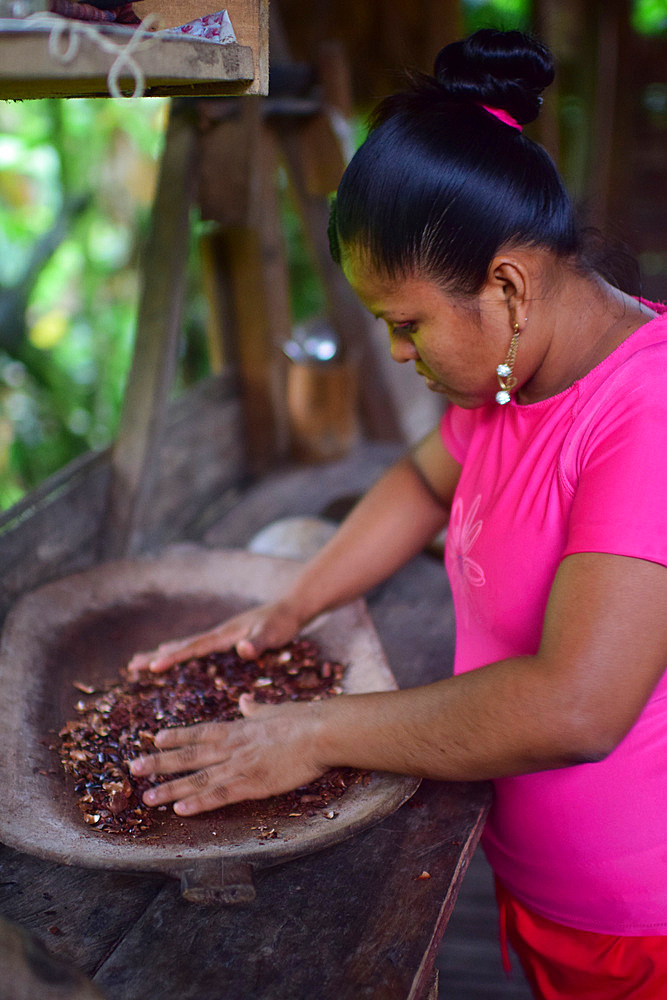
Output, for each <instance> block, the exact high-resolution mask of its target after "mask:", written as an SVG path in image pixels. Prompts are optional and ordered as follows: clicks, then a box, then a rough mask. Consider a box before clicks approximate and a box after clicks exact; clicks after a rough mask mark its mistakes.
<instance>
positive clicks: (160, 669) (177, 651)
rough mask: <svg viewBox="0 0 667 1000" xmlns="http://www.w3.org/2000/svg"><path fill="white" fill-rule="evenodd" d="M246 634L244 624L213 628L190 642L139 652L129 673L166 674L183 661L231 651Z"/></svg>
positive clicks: (178, 642) (129, 664)
mask: <svg viewBox="0 0 667 1000" xmlns="http://www.w3.org/2000/svg"><path fill="white" fill-rule="evenodd" d="M246 631H247V629H246V628H244V627H243V626H242V625H240V624H239V625H235V624H234V623H233V622H229V623H227V625H222V626H219V627H218V628H215V629H211V630H210V631H209V632H202V633H200V634H199V635H194V636H189V637H188V638H186V639H177V640H175V641H173V642H163V643H161V644H160V645H159V646H158V647H157V649H154V650H151V651H150V652H145V653H136V654H135V656H133V657H132V659H131V660H130V662H129V663H128V665H127V669H128V673H129V674H130V675H131V676H136V675H137V674H139V673H140V672H141V671H142V670H149V671H150V672H151V673H156V674H160V673H164V671H165V670H168V669H169V668H170V667H173V666H174V665H175V664H176V663H181V662H182V661H183V660H189V659H194V658H195V657H198V656H207V655H208V653H213V652H218V651H224V650H226V649H231V647H232V646H234V645H235V644H236V643H237V642H238V640H239V639H241V638H242V637H244V636H245V633H246ZM240 655H241V654H240ZM250 655H251V656H252V655H254V654H253V653H251V654H250Z"/></svg>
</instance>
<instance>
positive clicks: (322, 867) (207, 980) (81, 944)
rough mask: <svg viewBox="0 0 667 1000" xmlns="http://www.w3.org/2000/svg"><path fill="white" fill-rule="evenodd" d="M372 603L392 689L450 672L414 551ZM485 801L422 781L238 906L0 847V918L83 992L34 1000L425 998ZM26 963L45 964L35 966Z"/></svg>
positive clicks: (273, 488)
mask: <svg viewBox="0 0 667 1000" xmlns="http://www.w3.org/2000/svg"><path fill="white" fill-rule="evenodd" d="M360 468H361V467H360ZM363 468H364V469H365V470H366V471H365V472H364V474H363V475H366V474H368V471H369V470H368V469H367V463H366V464H364V465H363ZM372 471H373V470H372V469H371V470H370V474H372ZM357 472H358V470H357ZM357 472H355V469H354V467H352V469H351V471H350V474H349V475H348V476H347V479H346V485H347V486H348V487H350V488H351V489H352V490H354V489H356V488H357V486H360V485H363V484H362V483H361V479H363V475H361V473H359V474H357ZM315 483H316V485H315ZM334 484H337V485H338V486H339V485H340V470H336V469H335V468H333V469H331V470H329V471H326V470H323V472H322V473H321V474H320V475H318V476H317V477H313V476H312V472H311V473H310V474H309V473H308V472H307V471H305V470H304V471H302V472H299V471H297V472H294V473H289V474H285V475H281V476H277V477H274V478H273V479H271V478H270V477H269V479H265V480H263V481H262V482H261V483H260V484H258V485H257V486H255V487H253V488H252V489H251V490H250V491H248V492H247V493H246V494H245V496H244V498H243V502H242V503H239V504H237V505H236V506H235V507H233V508H232V509H231V510H230V511H229V512H228V513H227V514H226V515H225V516H224V517H222V518H221V519H220V520H219V521H218V522H216V523H215V524H213V525H212V526H211V527H210V528H209V530H208V532H207V533H206V534H205V536H204V539H203V540H204V541H205V542H207V543H209V544H219V545H230V544H231V545H234V544H236V545H245V544H246V543H247V541H248V538H249V537H250V536H251V535H252V534H254V532H255V531H256V530H257V529H258V528H259V527H261V526H262V524H265V523H267V521H270V520H272V519H274V518H275V517H280V516H284V515H289V514H292V513H296V512H297V511H299V512H305V513H308V512H315V509H314V508H315V507H316V505H318V506H319V509H322V505H323V504H324V505H326V501H327V495H328V494H334V493H335V492H336V491H335V489H334ZM369 610H370V612H371V615H372V617H373V620H374V623H375V627H376V629H377V631H378V633H379V635H380V638H381V640H382V643H383V646H384V648H385V652H386V655H387V659H388V660H389V663H390V666H391V667H392V670H393V671H394V674H395V676H396V678H397V680H398V682H399V684H400V685H401V686H409V685H412V684H417V683H422V682H427V681H430V680H434V679H435V678H436V677H437V676H443V674H444V675H446V674H447V673H448V672H449V671H450V670H451V657H452V637H453V620H452V609H451V598H450V595H449V591H448V588H447V585H446V580H445V575H444V572H443V569H442V566H441V565H439V563H438V562H437V561H436V560H435V559H433V557H431V556H428V555H420V556H418V557H417V558H416V559H414V560H413V561H412V562H411V563H410V564H409V565H408V566H407V567H405V568H404V569H403V570H402V571H401V572H399V573H397V574H396V575H395V577H394V578H393V579H392V580H391V581H389V582H388V583H386V584H384V585H383V586H381V587H379V588H377V589H376V591H375V592H374V593H373V594H371V595H370V597H369ZM489 798H490V793H489V789H488V786H486V785H485V784H475V783H471V784H463V783H451V784H450V783H436V782H431V781H425V782H423V783H422V785H421V787H420V789H419V790H418V792H417V793H416V795H415V796H414V798H413V799H412V800H411V801H410V802H409V803H407V804H406V805H405V806H403V807H402V808H401V809H400V810H399V811H398V812H396V813H394V814H393V815H391V816H389V817H388V818H387V819H385V820H384V821H382V822H381V823H379V824H378V825H377V826H375V827H373V828H371V829H368V830H366V831H364V832H363V833H361V834H358V835H356V836H354V837H353V838H352V839H350V840H348V841H345V842H343V843H341V844H338V845H336V846H335V847H332V848H328V849H326V850H324V851H321V852H319V853H317V854H313V855H310V856H309V857H306V858H303V859H299V860H296V861H292V862H290V863H288V864H285V865H282V866H279V867H275V868H267V869H263V870H260V871H259V872H258V873H257V874H256V878H255V884H256V889H257V898H256V900H255V902H254V903H253V904H251V905H249V906H240V907H226V908H225V907H218V908H216V907H199V906H196V905H194V904H191V903H186V902H184V901H183V899H182V898H181V895H180V889H179V885H178V883H177V882H175V881H172V880H170V879H164V878H162V877H158V878H149V877H147V876H145V875H142V876H139V875H133V874H118V873H107V872H99V871H92V870H84V869H79V868H75V867H66V866H60V865H57V864H53V863H49V862H45V861H41V860H38V859H36V858H33V857H29V856H27V855H23V854H21V853H19V852H16V851H14V850H10V849H9V848H7V847H0V913H1V914H2V915H3V916H4V917H5V918H6V919H7V920H8V921H12V922H13V923H14V924H18V925H20V927H21V928H23V929H25V930H27V931H30V932H33V933H34V934H35V935H36V937H37V938H38V939H40V940H41V941H42V942H43V943H44V944H46V946H47V947H48V951H49V952H50V954H51V955H52V956H56V957H58V958H61V959H66V960H68V961H69V962H70V963H73V964H74V965H75V966H76V967H78V969H79V970H81V971H82V972H83V973H84V974H85V975H86V976H87V977H89V980H92V983H94V987H93V986H92V984H91V983H90V982H89V981H87V982H85V983H84V984H83V985H82V986H81V987H80V988H81V989H82V990H85V991H87V992H81V993H76V992H75V989H74V986H73V984H72V982H70V983H68V984H65V986H64V985H63V984H62V983H61V984H60V986H59V985H58V984H57V983H54V982H51V985H48V984H47V983H46V982H45V983H44V986H43V988H41V987H40V990H41V992H40V1000H49V998H50V997H53V998H60V997H68V998H70V1000H74V998H75V997H77V996H81V997H91V996H96V995H97V994H96V993H94V992H90V990H91V989H94V988H97V989H98V990H100V991H101V993H102V995H103V996H104V997H106V998H107V1000H158V998H159V1000H172V998H173V1000H176V998H178V1000H187V998H191V1000H222V998H224V1000H306V998H308V1000H310V998H314V997H317V998H318V1000H346V998H349V1000H361V998H364V997H368V998H373V1000H408V998H415V1000H426V998H430V997H435V996H436V995H437V993H436V992H435V987H434V975H433V961H434V958H435V953H436V950H437V946H438V943H439V941H440V939H441V937H442V935H443V933H444V931H445V927H446V924H447V920H448V918H449V915H450V913H451V910H452V907H453V905H454V901H455V898H456V894H457V891H458V887H459V885H460V882H461V879H462V878H463V875H464V873H465V870H466V867H467V865H468V862H469V860H470V857H471V855H472V852H473V851H474V849H475V846H476V844H477V840H478V838H479V834H480V832H481V827H482V825H483V822H484V818H485V815H486V811H487V808H488V804H489ZM422 873H427V874H428V876H430V877H426V876H424V877H421V878H420V876H421V875H422ZM5 942H6V936H5ZM6 953H7V949H6V948H5V954H6ZM33 958H34V957H33ZM3 964H4V963H3ZM10 967H11V965H10ZM35 969H37V973H38V972H39V969H51V970H52V963H49V962H46V963H45V962H44V961H43V960H42V959H40V960H39V961H38V962H37V963H36V964H35V961H34V960H33V972H34V970H35ZM2 979H3V981H4V983H5V985H3V984H2V983H0V998H5V997H6V998H8V997H9V996H11V997H12V998H13V1000H15V998H19V997H23V996H26V997H28V996H30V997H34V996H35V993H34V987H33V993H32V994H31V993H29V992H26V993H20V992H18V990H17V991H15V992H13V993H3V990H6V989H7V988H8V987H7V985H6V979H5V977H4V976H3V977H2ZM63 988H65V992H62V989H63ZM58 989H60V990H61V992H57V990H58Z"/></svg>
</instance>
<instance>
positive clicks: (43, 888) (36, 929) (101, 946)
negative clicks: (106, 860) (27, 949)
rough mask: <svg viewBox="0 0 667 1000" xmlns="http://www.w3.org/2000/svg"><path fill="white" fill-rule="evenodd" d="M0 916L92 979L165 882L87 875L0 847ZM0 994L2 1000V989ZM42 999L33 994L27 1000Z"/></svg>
mask: <svg viewBox="0 0 667 1000" xmlns="http://www.w3.org/2000/svg"><path fill="white" fill-rule="evenodd" d="M0 873H1V876H2V877H1V879H0V912H2V914H3V915H4V916H5V917H6V918H7V919H9V920H11V921H12V922H14V923H16V924H19V925H20V926H21V927H22V928H23V929H25V930H27V931H28V932H29V933H31V934H34V935H35V937H36V938H37V940H38V941H40V942H41V943H42V944H43V945H44V946H45V947H46V948H48V951H49V953H50V954H51V955H53V956H54V957H56V958H58V959H61V960H63V961H66V962H71V963H73V964H74V965H76V966H77V967H78V968H79V969H81V970H84V971H85V972H86V973H87V974H88V975H92V974H93V973H94V972H95V970H96V969H97V968H98V967H99V966H100V965H102V964H103V963H104V962H105V961H106V959H107V957H108V955H109V953H110V952H112V951H113V949H114V947H115V946H116V944H117V942H118V940H119V939H121V938H122V937H123V935H124V934H126V933H127V932H128V931H129V930H130V928H131V927H132V926H133V925H134V924H135V923H136V921H137V920H139V919H140V917H141V915H142V913H143V912H144V911H145V909H146V907H147V906H149V905H150V904H151V902H152V901H153V900H154V899H155V897H156V895H157V894H158V893H159V892H160V889H161V886H162V885H163V882H164V879H161V878H159V879H155V878H148V877H146V876H139V875H131V874H125V873H118V872H99V871H88V870H86V869H80V868H69V867H66V866H64V865H57V864H53V863H52V862H49V861H42V860H40V859H39V858H33V857H30V856H29V855H27V854H22V853H20V852H18V851H14V850H12V849H11V848H9V847H5V846H4V845H0ZM0 995H2V996H3V1000H5V994H3V993H2V987H1V986H0ZM37 996H40V1000H41V995H40V994H38V993H33V995H32V997H31V998H30V1000H34V998H36V997H37Z"/></svg>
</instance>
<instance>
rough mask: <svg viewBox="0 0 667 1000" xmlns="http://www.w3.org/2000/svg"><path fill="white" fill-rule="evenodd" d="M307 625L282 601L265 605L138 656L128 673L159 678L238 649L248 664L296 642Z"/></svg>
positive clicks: (131, 675) (129, 666) (134, 676)
mask: <svg viewBox="0 0 667 1000" xmlns="http://www.w3.org/2000/svg"><path fill="white" fill-rule="evenodd" d="M303 624H305V623H304V622H301V621H300V620H299V617H298V616H297V615H296V614H295V613H294V612H293V611H291V610H290V609H289V607H288V606H287V605H286V604H284V603H283V602H281V601H277V602H275V603H272V604H261V605H259V607H256V608H250V609H249V610H248V611H243V612H241V614H238V615H235V616H234V617H233V618H230V619H228V620H227V621H225V622H222V624H220V625H216V626H215V628H212V629H209V630H208V631H206V632H199V633H197V634H196V635H190V636H186V637H185V638H183V639H176V640H173V641H171V642H163V643H161V644H160V645H159V646H158V647H157V648H156V649H152V650H149V651H148V652H144V653H135V655H134V656H133V657H132V659H131V660H130V662H129V663H128V665H127V669H128V673H129V674H130V677H133V678H136V677H137V676H138V674H140V673H141V671H143V670H149V671H151V672H152V673H157V674H159V673H163V672H164V671H165V670H168V669H169V668H170V667H172V666H174V664H176V663H181V662H182V661H183V660H188V659H192V658H194V657H199V656H206V655H207V654H208V653H214V652H224V651H225V650H228V649H232V648H234V647H235V648H236V651H237V653H238V654H239V656H241V657H243V659H246V660H248V659H251V658H253V657H255V656H259V654H260V653H262V652H263V651H264V650H265V649H271V648H276V647H278V646H283V645H284V644H285V643H286V642H289V641H290V639H293V638H294V636H295V635H296V634H297V632H298V631H299V629H300V628H301V627H302V625H303Z"/></svg>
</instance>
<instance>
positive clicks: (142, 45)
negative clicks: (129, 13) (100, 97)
mask: <svg viewBox="0 0 667 1000" xmlns="http://www.w3.org/2000/svg"><path fill="white" fill-rule="evenodd" d="M26 20H28V21H31V22H33V23H34V24H38V25H41V24H44V25H47V26H48V25H50V26H51V31H50V33H49V55H50V56H51V57H52V58H53V59H55V60H56V61H57V62H61V63H71V62H72V61H73V60H74V59H75V58H76V56H77V55H78V52H79V48H80V45H81V38H82V36H85V37H87V38H90V40H91V41H92V42H94V44H95V45H97V47H98V48H99V49H102V51H103V52H108V53H109V54H110V55H113V56H115V59H114V61H113V63H112V64H111V68H110V69H109V72H108V73H107V89H108V91H109V94H110V96H111V97H143V96H144V93H145V91H146V79H145V76H144V73H143V70H142V69H141V66H140V65H139V63H138V62H137V61H136V59H135V58H134V57H135V55H136V53H137V52H139V51H141V50H142V49H146V48H147V47H148V46H149V45H153V44H154V43H155V42H156V41H158V40H159V39H160V37H161V36H162V32H160V31H154V30H152V29H153V28H155V27H157V25H158V23H159V17H158V16H157V14H148V15H147V16H146V17H145V18H144V20H143V21H142V22H141V24H138V25H137V27H136V28H133V29H132V33H131V36H130V38H129V40H128V41H127V42H122V41H117V40H114V39H113V38H111V37H110V36H109V35H105V34H103V33H102V32H101V31H100V30H99V28H98V27H96V26H93V25H92V24H86V22H85V21H76V20H74V19H72V18H67V17H61V16H60V14H52V13H49V12H47V11H44V12H40V13H38V14H31V15H30V16H29V17H28V18H26ZM123 73H124V74H125V75H126V76H130V77H131V78H132V80H133V81H134V90H133V92H132V93H131V94H124V93H123V92H122V90H121V89H120V86H119V82H118V81H119V79H120V76H121V74H123Z"/></svg>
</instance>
